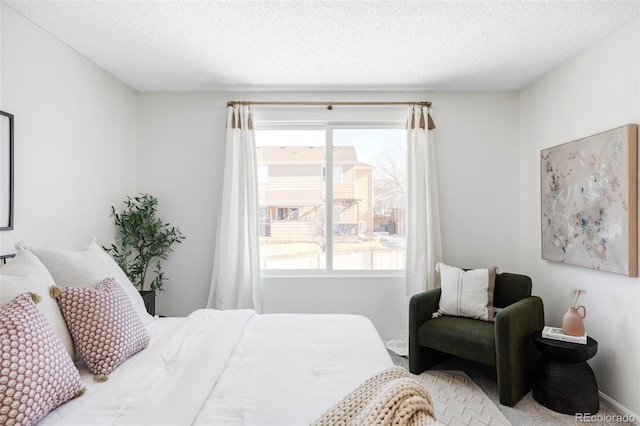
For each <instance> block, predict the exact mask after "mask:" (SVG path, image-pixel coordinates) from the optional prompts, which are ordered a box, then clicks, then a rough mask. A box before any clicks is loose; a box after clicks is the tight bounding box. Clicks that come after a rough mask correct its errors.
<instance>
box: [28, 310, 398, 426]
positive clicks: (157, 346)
mask: <svg viewBox="0 0 640 426" xmlns="http://www.w3.org/2000/svg"><path fill="white" fill-rule="evenodd" d="M147 329H148V331H149V333H150V335H151V343H150V345H149V347H148V348H147V349H145V350H144V351H142V352H140V353H139V354H136V355H135V356H133V357H131V358H130V359H129V360H127V361H126V362H125V363H123V364H122V365H120V366H119V367H118V368H117V369H116V370H115V371H114V372H113V373H112V374H111V375H110V376H109V380H108V381H107V382H105V383H95V382H93V380H92V375H91V373H89V372H88V371H87V370H86V368H84V367H81V376H82V378H83V382H84V383H85V385H86V386H87V392H86V394H85V395H83V396H82V397H80V398H78V399H76V400H73V401H70V402H68V403H66V404H64V405H62V406H61V407H59V408H58V409H56V410H55V411H53V412H52V413H50V414H49V415H48V416H47V417H45V418H44V419H43V420H42V421H41V422H40V425H88V424H90V425H115V424H118V425H151V424H153V425H179V426H183V425H189V424H196V425H215V424H219V425H234V424H243V425H305V424H309V423H311V422H312V421H313V420H315V419H317V418H318V417H319V416H320V415H321V414H322V413H323V412H324V411H325V410H327V409H328V408H330V407H331V406H332V405H334V404H335V403H337V402H339V401H340V400H341V399H342V398H343V397H344V396H345V395H347V394H348V393H349V392H350V391H351V390H353V389H354V388H355V387H357V386H358V385H359V384H360V383H362V382H363V381H364V380H366V379H367V378H369V377H371V376H372V375H374V374H376V373H378V372H380V371H382V370H384V369H386V368H389V367H391V366H392V365H393V364H392V362H391V359H390V357H389V355H388V353H387V351H386V349H385V348H384V346H383V344H382V342H381V341H380V338H379V336H378V333H377V332H376V330H375V328H374V327H373V325H372V324H371V322H370V321H369V320H368V319H366V318H364V317H361V316H354V315H333V314H331V315H305V314H268V315H258V314H255V312H253V311H250V310H237V311H216V310H200V311H196V312H194V313H193V314H191V315H190V316H189V317H187V318H156V319H155V320H154V321H153V322H151V323H150V324H149V325H148V326H147Z"/></svg>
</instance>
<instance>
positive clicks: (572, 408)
mask: <svg viewBox="0 0 640 426" xmlns="http://www.w3.org/2000/svg"><path fill="white" fill-rule="evenodd" d="M531 338H532V339H533V343H534V345H535V346H536V348H538V350H539V351H540V352H541V353H542V357H541V358H540V359H539V360H538V363H537V364H536V368H535V370H534V373H533V374H534V377H533V398H534V399H535V400H536V401H537V402H538V403H539V404H541V405H544V406H545V407H547V408H550V409H551V410H553V411H557V412H559V413H564V414H576V413H585V414H587V413H588V414H595V413H597V412H598V410H599V409H600V398H599V396H598V382H597V381H596V376H595V375H594V374H593V370H592V369H591V367H589V365H588V364H587V360H588V359H591V358H592V357H593V356H594V355H595V354H596V352H597V351H598V342H597V341H595V340H594V339H592V338H591V337H587V344H586V345H583V344H580V343H571V342H562V341H559V340H553V339H545V338H543V337H542V331H537V332H535V333H533V334H532V336H531Z"/></svg>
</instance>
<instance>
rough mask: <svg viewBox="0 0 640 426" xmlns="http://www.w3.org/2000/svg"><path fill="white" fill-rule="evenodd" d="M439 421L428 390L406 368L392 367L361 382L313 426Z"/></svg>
mask: <svg viewBox="0 0 640 426" xmlns="http://www.w3.org/2000/svg"><path fill="white" fill-rule="evenodd" d="M439 424H440V423H438V422H437V421H436V419H435V417H434V412H433V403H432V402H431V397H430V396H429V393H428V392H427V390H426V389H425V388H424V387H423V386H422V385H421V384H420V383H419V382H418V381H416V380H415V379H413V378H411V376H410V375H409V373H408V372H407V370H405V369H403V368H401V367H393V368H390V369H388V370H384V371H383V372H381V373H378V374H376V375H375V376H373V377H371V378H370V379H368V380H367V381H365V382H364V383H362V384H361V385H360V386H358V387H357V388H356V389H355V390H354V391H353V392H351V393H350V394H349V395H347V396H346V397H345V398H344V399H343V400H342V401H340V402H338V403H337V404H336V405H335V406H333V407H332V408H330V409H329V410H328V411H327V412H325V413H324V414H323V415H322V416H321V417H320V418H319V419H318V420H316V421H315V422H314V423H313V426H335V425H344V426H350V425H352V426H361V425H367V426H368V425H403V426H404V425H406V426H418V425H420V426H422V425H425V426H426V425H439Z"/></svg>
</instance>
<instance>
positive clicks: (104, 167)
mask: <svg viewBox="0 0 640 426" xmlns="http://www.w3.org/2000/svg"><path fill="white" fill-rule="evenodd" d="M1 35H2V38H1V41H2V63H1V65H2V70H1V80H0V88H1V89H2V99H1V104H0V107H1V109H2V110H4V111H7V112H10V113H12V114H14V116H15V212H14V213H15V221H14V230H13V231H3V232H0V252H2V253H8V252H10V251H12V250H13V246H14V244H15V242H16V241H19V240H25V241H27V242H28V243H30V244H32V245H43V246H50V247H60V248H72V249H75V248H79V247H81V246H82V245H84V244H86V243H87V242H88V241H89V239H90V238H91V237H92V236H96V237H97V238H98V240H99V242H102V241H105V242H106V241H108V240H109V241H110V240H112V239H113V225H112V222H113V220H112V218H110V217H109V215H110V212H111V210H110V206H111V205H113V204H117V203H120V202H121V200H122V199H123V198H124V196H125V195H126V194H130V193H132V192H133V191H134V190H135V170H134V167H135V138H136V110H135V105H136V93H135V92H134V91H133V90H131V89H130V88H129V87H127V86H126V85H124V84H123V83H122V82H120V81H119V80H117V79H116V78H114V77H113V76H112V75H110V74H108V73H107V72H105V71H104V70H103V69H101V68H99V67H98V66H96V65H95V64H93V63H92V62H90V61H89V60H88V59H86V58H84V57H83V56H80V55H79V54H77V53H76V52H75V51H73V50H71V49H70V48H68V47H67V46H66V45H64V44H62V43H60V42H59V41H58V40H57V39H55V38H53V37H52V36H50V35H49V34H47V33H45V32H44V31H42V30H41V29H40V28H38V27H36V26H35V25H33V24H32V23H30V22H28V21H26V20H25V19H24V18H23V17H22V16H20V15H18V14H17V13H16V12H14V11H13V10H12V9H9V8H8V7H6V6H4V5H2V27H1Z"/></svg>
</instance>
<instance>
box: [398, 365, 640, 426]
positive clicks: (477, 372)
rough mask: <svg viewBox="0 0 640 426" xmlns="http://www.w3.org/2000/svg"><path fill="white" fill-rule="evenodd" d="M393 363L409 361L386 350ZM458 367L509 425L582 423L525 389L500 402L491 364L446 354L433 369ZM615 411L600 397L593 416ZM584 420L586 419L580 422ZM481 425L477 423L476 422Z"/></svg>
mask: <svg viewBox="0 0 640 426" xmlns="http://www.w3.org/2000/svg"><path fill="white" fill-rule="evenodd" d="M389 354H390V355H391V358H392V359H393V362H394V363H395V364H396V365H399V366H401V367H404V368H406V369H408V367H409V361H408V359H407V358H405V357H400V356H398V355H396V354H394V353H393V352H389ZM435 369H437V370H460V371H463V372H465V373H466V374H467V375H468V376H469V377H470V378H471V380H473V381H474V382H475V383H476V384H477V385H478V386H479V387H480V389H482V391H483V392H484V393H485V394H486V395H487V397H488V398H489V399H490V400H491V401H492V402H493V403H494V404H495V405H496V407H498V409H499V410H500V412H501V413H502V414H503V415H504V416H505V417H506V418H507V419H508V420H509V421H510V422H511V424H512V425H513V426H529V425H531V426H563V425H567V426H568V425H574V426H575V425H576V424H579V423H583V421H581V420H580V419H576V417H575V416H572V415H567V414H561V413H557V412H555V411H553V410H549V409H548V408H545V407H543V406H542V405H540V404H538V403H537V402H536V401H535V400H534V399H533V396H532V395H531V392H529V393H528V394H527V395H525V396H524V397H523V398H522V399H521V400H520V402H518V403H517V404H516V406H515V407H507V406H505V405H501V404H500V402H499V400H498V386H497V384H496V378H495V370H494V369H493V368H491V367H488V366H485V365H482V364H478V363H476V362H473V361H468V360H465V359H461V358H457V357H450V358H448V359H446V360H445V361H443V362H441V363H440V364H438V365H437V366H436V367H435V368H434V370H435ZM616 416H618V413H617V412H615V411H614V410H613V409H612V408H611V407H610V406H608V405H607V403H606V402H604V401H602V400H600V411H599V412H598V413H597V417H596V419H607V420H609V419H615V418H616ZM584 423H586V422H584ZM588 423H589V424H590V425H594V426H595V425H598V426H605V425H607V426H609V425H629V426H633V425H634V423H615V422H612V421H604V422H602V421H601V422H588ZM480 424H481V423H480Z"/></svg>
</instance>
